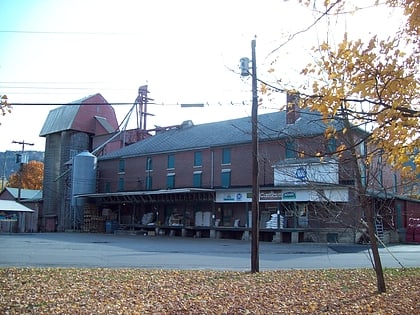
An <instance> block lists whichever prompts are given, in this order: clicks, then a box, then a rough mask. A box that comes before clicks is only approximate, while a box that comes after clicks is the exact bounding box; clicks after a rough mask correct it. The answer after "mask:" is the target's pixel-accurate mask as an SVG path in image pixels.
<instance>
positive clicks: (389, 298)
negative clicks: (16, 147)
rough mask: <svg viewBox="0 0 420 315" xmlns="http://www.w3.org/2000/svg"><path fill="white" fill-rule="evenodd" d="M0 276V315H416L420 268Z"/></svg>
mask: <svg viewBox="0 0 420 315" xmlns="http://www.w3.org/2000/svg"><path fill="white" fill-rule="evenodd" d="M385 279H386V284H387V292H386V293H384V294H377V293H376V279H375V274H374V272H373V270H369V269H361V270H360V269H359V270H292V271H264V272H260V273H255V274H251V273H248V272H219V271H170V270H144V269H71V268H69V269H63V268H45V269H41V268H2V269H0V313H1V314H264V315H266V314H410V315H412V314H420V268H410V269H387V270H385Z"/></svg>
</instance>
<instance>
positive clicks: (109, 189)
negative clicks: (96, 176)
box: [105, 182, 111, 193]
mask: <svg viewBox="0 0 420 315" xmlns="http://www.w3.org/2000/svg"><path fill="white" fill-rule="evenodd" d="M105 192H106V193H109V192H111V183H110V182H106V183H105Z"/></svg>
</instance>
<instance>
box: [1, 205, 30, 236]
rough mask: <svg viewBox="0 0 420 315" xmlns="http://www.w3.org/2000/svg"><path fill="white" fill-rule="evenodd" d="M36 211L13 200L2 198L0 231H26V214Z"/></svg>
mask: <svg viewBox="0 0 420 315" xmlns="http://www.w3.org/2000/svg"><path fill="white" fill-rule="evenodd" d="M34 212H35V211H34V210H32V209H30V208H28V207H26V206H24V205H22V204H20V203H18V202H16V201H13V200H0V232H25V230H26V219H27V216H26V214H33V213H34Z"/></svg>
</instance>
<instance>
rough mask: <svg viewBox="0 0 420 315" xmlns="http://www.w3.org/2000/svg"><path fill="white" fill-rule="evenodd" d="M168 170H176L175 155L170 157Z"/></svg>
mask: <svg viewBox="0 0 420 315" xmlns="http://www.w3.org/2000/svg"><path fill="white" fill-rule="evenodd" d="M168 168H175V155H173V154H170V155H168Z"/></svg>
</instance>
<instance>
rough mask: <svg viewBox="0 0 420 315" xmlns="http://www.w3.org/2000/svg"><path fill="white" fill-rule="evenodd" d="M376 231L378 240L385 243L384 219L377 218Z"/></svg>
mask: <svg viewBox="0 0 420 315" xmlns="http://www.w3.org/2000/svg"><path fill="white" fill-rule="evenodd" d="M375 231H376V235H377V236H378V238H379V239H380V240H381V241H383V240H384V223H383V221H382V217H380V216H377V217H376V219H375Z"/></svg>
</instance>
